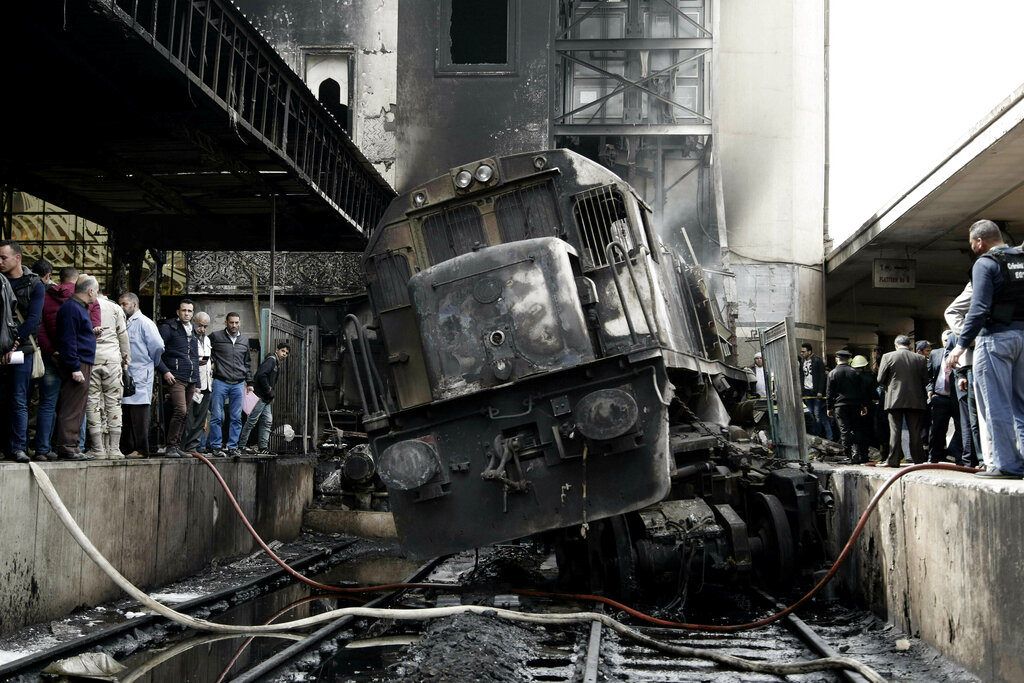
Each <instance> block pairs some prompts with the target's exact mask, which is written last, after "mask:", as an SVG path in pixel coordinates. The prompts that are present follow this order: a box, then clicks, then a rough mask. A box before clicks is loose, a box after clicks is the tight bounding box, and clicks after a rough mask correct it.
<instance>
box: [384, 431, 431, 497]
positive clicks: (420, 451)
mask: <svg viewBox="0 0 1024 683" xmlns="http://www.w3.org/2000/svg"><path fill="white" fill-rule="evenodd" d="M377 472H379V473H380V478H381V479H382V480H383V481H384V484H385V485H387V487H388V488H392V489H398V490H399V491H411V490H413V489H414V488H417V487H419V486H423V485H424V484H426V483H427V482H428V481H430V480H431V479H432V478H433V477H434V475H435V474H437V472H438V461H437V451H435V450H434V449H433V448H432V447H431V446H430V445H429V444H426V443H424V442H422V441H418V440H415V439H409V440H407V441H399V442H398V443H394V444H391V445H390V446H388V447H387V448H385V449H384V452H383V453H381V454H380V458H379V459H378V461H377Z"/></svg>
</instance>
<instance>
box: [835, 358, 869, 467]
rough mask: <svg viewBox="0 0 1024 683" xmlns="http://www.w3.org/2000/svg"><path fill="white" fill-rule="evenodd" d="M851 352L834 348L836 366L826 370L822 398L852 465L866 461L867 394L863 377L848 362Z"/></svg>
mask: <svg viewBox="0 0 1024 683" xmlns="http://www.w3.org/2000/svg"><path fill="white" fill-rule="evenodd" d="M851 356H853V354H852V353H850V352H849V351H848V350H846V349H840V350H839V351H837V352H836V367H835V368H833V370H832V372H830V373H828V383H827V387H826V389H825V402H826V405H827V407H828V416H829V417H834V418H835V419H836V422H837V423H838V424H839V438H840V440H841V442H842V444H843V455H845V456H846V457H847V458H850V462H851V463H853V464H854V465H860V464H863V463H866V462H867V461H868V454H867V444H866V443H865V439H864V433H863V423H864V416H865V415H867V414H868V400H869V396H868V394H867V393H866V391H865V389H866V386H865V383H864V380H863V379H862V378H861V376H860V374H859V373H858V372H857V370H855V369H854V368H852V367H851V366H850V357H851ZM865 362H866V361H865Z"/></svg>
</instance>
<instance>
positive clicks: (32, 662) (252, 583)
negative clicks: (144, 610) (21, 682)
mask: <svg viewBox="0 0 1024 683" xmlns="http://www.w3.org/2000/svg"><path fill="white" fill-rule="evenodd" d="M356 542H357V539H351V540H347V541H345V542H343V543H339V544H338V545H336V546H332V547H331V548H328V549H326V550H321V551H318V552H315V553H311V554H309V555H306V556H305V557H302V558H299V559H298V560H296V561H295V562H293V563H292V564H291V566H292V567H296V568H307V567H310V566H313V565H315V564H317V563H318V562H320V561H322V560H325V559H328V558H330V557H332V556H334V555H335V554H337V553H339V552H341V551H342V550H345V549H346V548H348V547H350V546H352V545H353V544H355V543H356ZM285 576H287V574H286V572H285V570H284V569H282V568H281V567H276V568H275V569H273V570H272V571H270V572H267V573H266V574H261V575H260V576H257V577H255V578H253V579H250V580H249V581H246V582H244V583H242V584H239V585H235V586H230V587H228V588H225V589H223V590H219V591H216V592H214V593H211V594H209V595H203V596H200V597H198V598H193V599H192V600H187V601H185V602H182V603H179V604H177V605H175V608H176V609H177V610H179V611H187V610H195V609H198V608H200V607H205V606H207V605H212V604H215V603H217V602H220V601H222V600H227V601H228V602H231V603H232V606H238V605H240V604H243V603H246V602H249V601H251V600H254V599H256V598H258V597H260V596H262V595H265V594H266V593H269V592H270V591H271V590H274V589H275V588H276V587H277V584H278V582H280V583H282V584H285V583H293V581H290V580H289V581H283V582H282V581H280V580H281V579H282V578H283V577H285ZM272 584H273V585H272ZM250 592H251V594H249V593H250ZM243 593H244V594H246V597H245V598H244V599H238V600H235V598H237V597H238V596H239V594H243ZM159 621H166V620H165V619H164V617H161V616H160V615H158V614H147V615H145V616H141V617H136V618H135V619H129V620H128V621H124V622H121V623H120V624H114V625H113V626H109V627H107V628H102V629H99V630H97V631H93V632H92V633H87V634H85V635H84V636H81V637H79V638H74V639H72V640H68V641H65V642H63V643H60V644H58V645H56V646H54V647H52V648H49V649H46V650H40V651H38V652H35V653H33V654H31V655H29V656H27V657H22V658H20V659H15V660H13V661H11V662H8V663H6V664H4V665H2V666H0V680H7V679H8V678H11V677H13V676H17V675H24V674H27V673H30V672H31V670H32V669H33V668H35V667H38V666H41V665H45V664H48V663H49V662H51V661H53V660H55V659H62V658H65V657H69V656H72V655H75V654H79V653H80V652H82V651H84V650H86V649H88V648H94V647H95V646H96V645H97V644H98V643H102V642H104V641H108V640H110V639H112V638H115V637H117V636H119V635H122V634H124V633H127V632H130V631H133V630H135V629H137V628H144V627H147V626H151V625H152V624H154V623H156V622H159Z"/></svg>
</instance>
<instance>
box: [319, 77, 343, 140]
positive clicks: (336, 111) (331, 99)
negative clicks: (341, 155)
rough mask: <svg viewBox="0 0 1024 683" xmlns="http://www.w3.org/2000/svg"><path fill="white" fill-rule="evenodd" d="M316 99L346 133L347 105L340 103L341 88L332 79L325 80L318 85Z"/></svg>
mask: <svg viewBox="0 0 1024 683" xmlns="http://www.w3.org/2000/svg"><path fill="white" fill-rule="evenodd" d="M317 99H318V100H320V104H322V105H324V107H325V108H326V109H327V111H329V112H331V115H332V116H333V117H334V118H335V119H337V121H338V123H340V124H341V127H342V128H344V129H345V131H346V132H348V105H345V104H342V102H341V86H340V85H338V81H336V80H334V79H333V78H327V79H325V80H324V81H323V82H322V83H321V84H320V90H319V92H318V93H317Z"/></svg>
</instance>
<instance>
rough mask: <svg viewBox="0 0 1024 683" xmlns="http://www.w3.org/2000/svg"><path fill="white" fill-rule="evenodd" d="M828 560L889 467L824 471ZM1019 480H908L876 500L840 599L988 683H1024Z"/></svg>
mask: <svg viewBox="0 0 1024 683" xmlns="http://www.w3.org/2000/svg"><path fill="white" fill-rule="evenodd" d="M815 467H816V469H818V470H819V471H820V472H822V473H823V474H824V476H825V477H826V478H827V481H828V485H829V488H830V489H831V491H832V492H833V494H834V495H835V502H836V505H835V509H834V510H833V513H832V515H831V517H830V527H831V528H830V537H831V538H832V539H833V542H834V543H835V544H836V547H835V548H833V556H834V555H835V554H838V551H839V550H840V548H841V546H842V544H843V543H845V542H846V539H847V538H848V537H849V535H850V533H851V532H852V531H853V528H854V526H855V525H856V523H857V520H858V518H859V517H860V515H861V513H862V512H863V511H864V509H865V508H866V507H867V504H868V502H869V501H870V499H871V497H872V496H873V495H874V493H875V492H876V491H877V490H878V488H879V487H880V486H881V485H882V484H883V483H884V482H885V481H886V480H887V479H888V478H889V477H891V476H892V475H893V473H894V472H893V470H891V469H887V468H871V467H860V466H838V467H830V466H822V465H816V466H815ZM1022 530H1024V481H984V480H980V479H977V478H975V477H973V476H972V475H969V474H961V473H955V472H916V473H914V474H909V475H907V476H905V477H903V478H902V479H901V480H900V481H898V482H897V483H896V484H895V485H893V487H892V488H891V489H890V490H889V491H888V492H887V494H886V495H885V497H884V498H883V499H882V500H881V502H880V503H879V506H878V510H877V511H876V513H875V514H874V515H873V516H872V518H871V519H870V520H869V521H868V523H867V525H866V527H865V529H864V533H863V535H862V536H861V538H860V539H859V541H858V542H857V545H856V548H855V550H854V552H853V553H852V554H851V556H850V558H849V560H847V563H846V565H845V566H844V568H843V570H842V571H841V572H840V574H839V576H838V580H839V581H840V582H841V587H842V588H843V589H844V591H845V593H846V594H847V595H850V596H852V597H853V598H854V599H855V600H856V601H857V602H859V603H860V604H862V605H863V606H865V607H867V608H869V609H871V610H872V611H874V612H875V613H876V614H878V615H879V616H880V617H882V618H884V619H887V620H888V621H890V622H892V623H894V624H895V625H896V626H898V627H899V628H901V629H902V630H904V631H905V632H907V633H910V634H912V635H914V636H917V637H919V638H921V639H922V640H924V641H926V642H928V643H929V644H931V645H932V646H933V647H935V648H936V649H937V650H938V651H939V652H941V653H942V654H943V655H945V656H947V657H949V658H951V659H953V660H955V661H957V662H959V663H960V664H962V665H963V666H965V667H966V668H968V669H969V670H971V671H972V672H974V673H975V674H977V675H978V676H979V677H980V678H982V679H983V680H986V681H1021V680H1024V654H1022V653H1024V586H1022V579H1024V543H1022Z"/></svg>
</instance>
